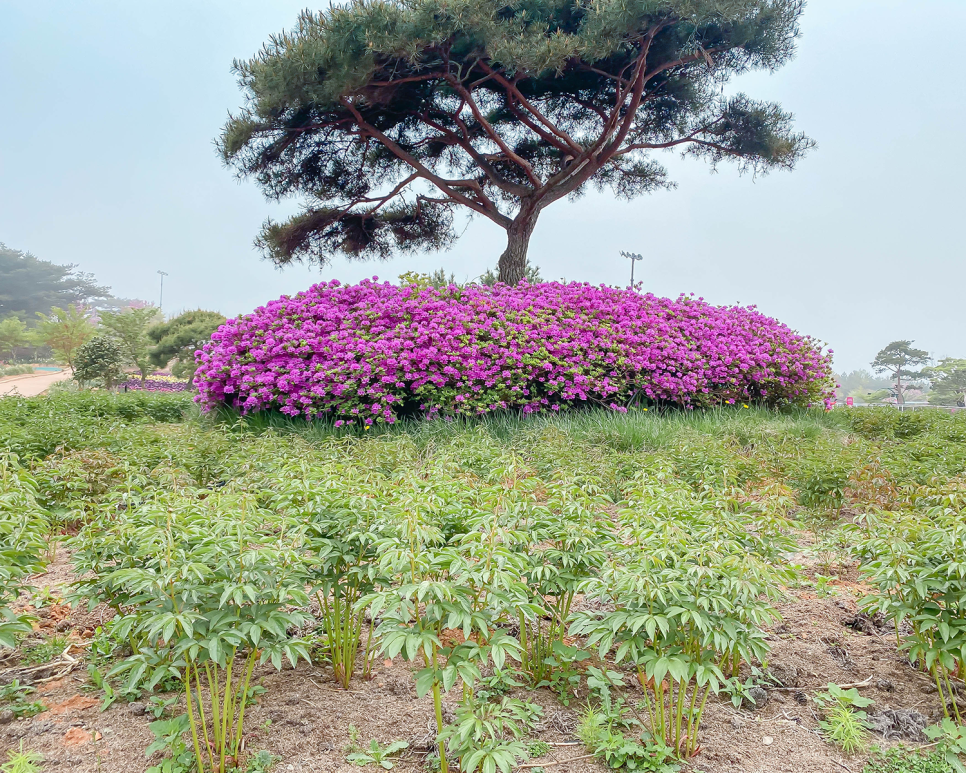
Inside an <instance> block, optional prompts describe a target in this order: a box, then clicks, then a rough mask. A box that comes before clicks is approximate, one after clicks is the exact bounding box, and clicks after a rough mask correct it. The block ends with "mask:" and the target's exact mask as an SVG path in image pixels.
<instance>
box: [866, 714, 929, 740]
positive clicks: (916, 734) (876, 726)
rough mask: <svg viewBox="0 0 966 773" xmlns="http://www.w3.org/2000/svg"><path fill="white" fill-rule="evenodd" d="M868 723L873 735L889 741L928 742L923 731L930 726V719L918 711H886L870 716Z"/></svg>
mask: <svg viewBox="0 0 966 773" xmlns="http://www.w3.org/2000/svg"><path fill="white" fill-rule="evenodd" d="M866 721H867V723H868V726H869V729H870V730H871V731H872V732H873V733H876V734H877V735H881V736H882V737H883V738H887V739H889V740H904V741H914V742H915V743H924V742H925V741H926V740H927V738H926V734H925V733H924V732H923V731H924V729H925V728H926V726H927V725H928V724H929V719H928V717H926V716H925V715H924V714H920V713H919V712H918V711H913V710H911V709H900V710H899V711H893V710H892V709H885V710H884V711H877V712H875V713H871V714H869V715H868V717H867V720H866Z"/></svg>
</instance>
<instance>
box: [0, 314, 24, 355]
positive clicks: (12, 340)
mask: <svg viewBox="0 0 966 773" xmlns="http://www.w3.org/2000/svg"><path fill="white" fill-rule="evenodd" d="M29 343H30V337H29V336H28V334H27V326H26V325H24V323H23V322H22V321H21V320H20V319H18V318H17V317H7V318H6V319H4V320H0V360H4V359H6V358H7V357H12V356H13V353H14V350H15V349H20V348H21V347H24V346H27V345H28V344H29Z"/></svg>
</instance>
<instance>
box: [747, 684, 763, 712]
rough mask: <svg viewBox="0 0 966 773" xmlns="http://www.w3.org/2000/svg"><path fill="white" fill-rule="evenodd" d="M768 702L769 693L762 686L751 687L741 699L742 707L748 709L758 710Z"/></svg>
mask: <svg viewBox="0 0 966 773" xmlns="http://www.w3.org/2000/svg"><path fill="white" fill-rule="evenodd" d="M766 703H768V693H767V692H766V691H765V690H763V689H762V688H761V687H751V688H749V689H748V691H747V692H746V693H745V696H744V697H743V698H742V699H741V708H743V709H747V710H748V711H758V710H759V709H762V708H764V707H765V704H766Z"/></svg>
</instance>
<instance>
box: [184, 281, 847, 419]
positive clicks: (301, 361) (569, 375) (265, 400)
mask: <svg viewBox="0 0 966 773" xmlns="http://www.w3.org/2000/svg"><path fill="white" fill-rule="evenodd" d="M195 356H196V359H197V362H198V365H199V368H198V371H197V373H196V374H195V380H194V383H195V385H196V386H197V387H198V390H199V395H198V397H196V398H195V399H196V400H197V401H198V402H200V403H201V405H202V406H203V407H204V408H205V409H206V410H210V409H211V408H213V407H215V406H217V405H219V404H228V405H230V406H233V407H235V408H238V409H239V410H241V411H242V412H243V413H248V412H252V411H260V410H266V409H278V410H280V411H281V412H283V413H286V414H288V415H291V416H303V417H306V418H315V417H319V416H328V417H332V418H334V419H336V420H338V421H341V422H344V423H345V424H347V425H352V424H354V423H355V424H363V423H365V424H371V423H372V422H373V421H375V422H390V423H391V422H393V421H395V420H396V419H397V418H398V417H399V416H400V415H402V414H405V413H409V414H420V415H425V416H429V417H433V416H440V415H453V414H462V415H479V414H484V413H487V412H490V411H493V410H503V409H507V408H516V409H521V410H522V411H523V412H525V413H532V412H536V411H544V410H552V411H559V410H560V409H561V408H566V407H570V406H573V405H577V404H581V403H592V404H596V405H601V406H608V407H610V408H612V409H614V410H624V409H626V406H627V405H628V403H630V402H632V401H633V400H635V399H646V400H648V401H657V402H665V403H672V404H676V405H680V406H683V407H702V406H708V405H720V404H722V403H727V404H734V403H735V402H736V401H741V402H743V403H745V402H749V401H757V402H761V403H765V404H768V405H779V404H788V403H793V404H801V405H807V404H813V403H819V402H821V401H823V400H827V399H828V398H829V397H830V393H831V381H830V378H831V373H832V369H831V353H830V352H825V351H823V350H822V346H821V344H820V343H819V342H817V341H815V340H814V339H812V338H810V337H808V336H802V335H800V334H798V333H796V332H795V331H793V330H791V329H789V328H788V327H786V326H785V325H782V324H781V323H779V322H777V321H776V320H774V319H772V318H770V317H766V316H764V315H763V314H760V313H759V312H758V311H756V309H755V308H754V307H748V308H746V307H740V306H712V305H710V304H708V303H706V302H705V301H703V300H702V299H696V298H694V297H693V296H684V295H682V296H680V297H679V298H677V299H674V300H671V299H668V298H658V297H656V296H654V295H641V294H639V293H636V292H633V291H630V290H622V289H617V288H611V287H604V286H601V287H595V286H592V285H588V284H579V283H570V284H560V283H557V282H548V283H545V284H537V285H528V284H525V283H524V284H520V285H517V286H515V287H508V286H505V285H498V286H497V287H485V286H478V285H471V286H468V287H464V288H458V287H455V286H450V287H443V288H433V287H427V288H419V287H415V286H404V287H398V286H396V285H392V284H389V283H379V282H377V281H375V280H372V281H370V280H366V281H364V282H361V283H359V284H356V285H342V284H340V283H339V282H336V281H333V282H329V283H327V284H318V285H315V286H314V287H311V288H310V289H308V290H306V291H305V292H303V293H299V294H298V295H296V296H294V297H282V298H280V299H278V300H276V301H272V302H271V303H269V304H267V305H266V306H263V307H259V308H258V309H256V310H255V311H254V312H253V313H251V314H247V315H244V316H241V317H238V318H237V319H232V320H228V321H227V322H226V323H225V324H224V325H222V326H221V327H220V328H219V329H218V330H217V331H216V332H215V333H214V335H213V336H212V340H211V341H210V342H209V343H207V344H205V345H204V347H203V349H202V350H200V351H198V352H197V353H196V355H195ZM360 414H361V415H360ZM365 416H368V417H372V418H363V417H365Z"/></svg>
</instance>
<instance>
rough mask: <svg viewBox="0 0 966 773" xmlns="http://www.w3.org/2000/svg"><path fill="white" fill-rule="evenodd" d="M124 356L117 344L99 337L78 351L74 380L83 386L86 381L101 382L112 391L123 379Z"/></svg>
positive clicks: (106, 338) (109, 339) (104, 337)
mask: <svg viewBox="0 0 966 773" xmlns="http://www.w3.org/2000/svg"><path fill="white" fill-rule="evenodd" d="M123 363H124V354H123V353H122V352H121V348H120V346H118V344H117V342H116V341H114V340H113V339H111V338H108V337H107V336H103V335H97V336H94V337H93V338H91V339H90V340H89V341H88V342H87V343H85V344H84V345H83V346H81V347H80V348H79V349H78V350H77V354H76V356H75V361H74V379H75V380H76V381H77V382H78V383H80V384H81V386H83V384H84V382H85V381H95V380H101V381H103V382H104V387H105V389H112V388H113V387H114V384H115V383H116V382H117V381H118V380H119V379H120V378H121V375H122V370H121V367H122V365H123Z"/></svg>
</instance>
